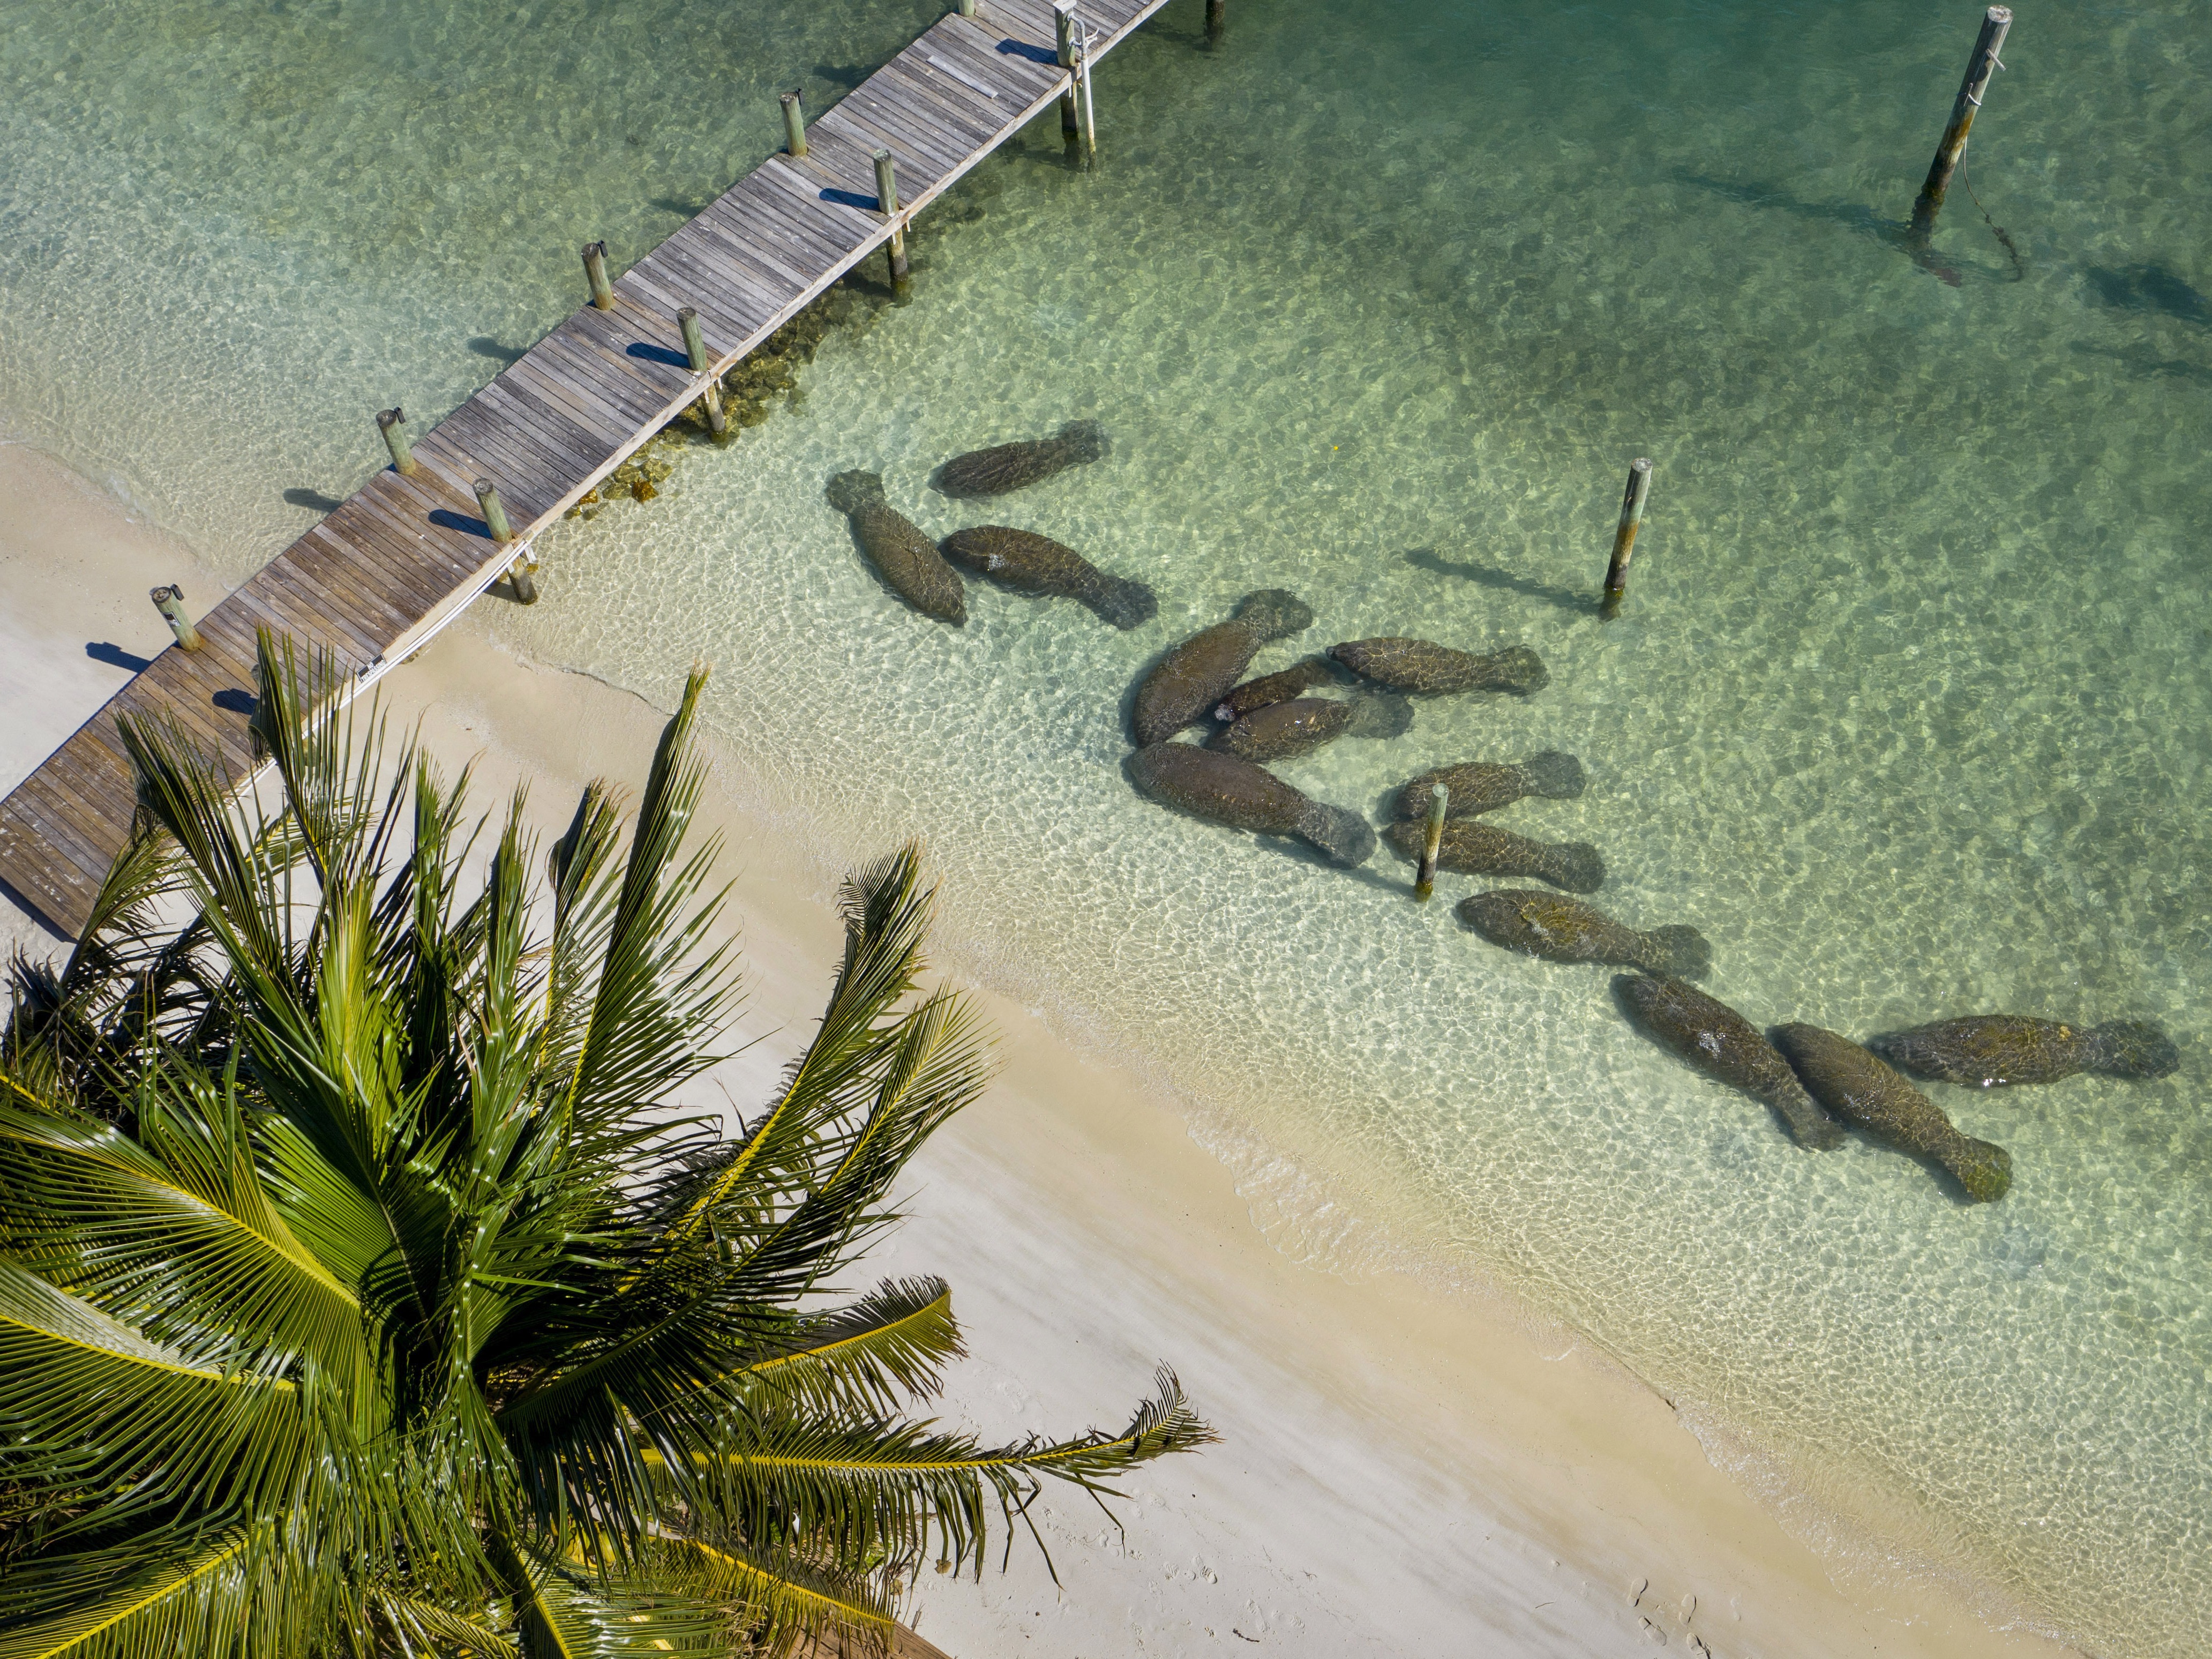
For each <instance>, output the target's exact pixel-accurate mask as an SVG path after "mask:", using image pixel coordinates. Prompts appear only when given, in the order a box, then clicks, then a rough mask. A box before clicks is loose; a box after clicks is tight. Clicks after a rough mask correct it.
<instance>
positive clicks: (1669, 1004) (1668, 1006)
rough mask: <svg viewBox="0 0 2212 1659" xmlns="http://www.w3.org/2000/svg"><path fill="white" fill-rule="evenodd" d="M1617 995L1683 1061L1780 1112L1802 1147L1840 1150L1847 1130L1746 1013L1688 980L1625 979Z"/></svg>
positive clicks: (1634, 1019) (1635, 1020)
mask: <svg viewBox="0 0 2212 1659" xmlns="http://www.w3.org/2000/svg"><path fill="white" fill-rule="evenodd" d="M1613 995H1614V996H1616V997H1618V998H1619V999H1620V1006H1621V1010H1622V1012H1625V1013H1626V1015H1627V1016H1628V1018H1629V1023H1630V1024H1632V1025H1634V1026H1635V1027H1636V1029H1637V1030H1639V1031H1641V1032H1643V1033H1644V1036H1648V1037H1650V1039H1651V1040H1652V1041H1653V1042H1656V1043H1657V1044H1658V1045H1659V1046H1660V1047H1661V1048H1664V1049H1666V1050H1667V1052H1668V1053H1669V1054H1673V1055H1674V1057H1675V1058H1676V1059H1677V1060H1683V1061H1686V1063H1687V1064H1688V1065H1689V1066H1692V1068H1694V1069H1695V1070H1697V1071H1700V1072H1703V1073H1705V1075H1706V1076H1707V1077H1709V1078H1712V1079H1716V1080H1717V1081H1719V1082H1722V1083H1725V1084H1727V1085H1729V1087H1730V1088H1732V1089H1740V1090H1741V1091H1743V1092H1744V1093H1745V1094H1747V1095H1749V1096H1750V1097H1752V1098H1753V1100H1756V1101H1759V1102H1761V1103H1764V1104H1765V1105H1766V1106H1769V1107H1771V1108H1772V1109H1773V1110H1774V1112H1775V1114H1776V1115H1778V1117H1780V1118H1781V1120H1782V1121H1783V1122H1784V1124H1785V1125H1786V1126H1788V1127H1789V1130H1790V1133H1791V1134H1792V1135H1794V1136H1796V1139H1797V1144H1798V1145H1799V1146H1810V1147H1813V1148H1814V1149H1816V1150H1826V1148H1829V1147H1832V1146H1840V1145H1841V1144H1842V1142H1843V1139H1844V1131H1843V1126H1842V1125H1840V1124H1838V1122H1837V1121H1835V1119H1833V1118H1832V1117H1830V1116H1829V1115H1827V1114H1826V1112H1824V1111H1822V1110H1821V1109H1820V1103H1818V1102H1817V1101H1815V1100H1814V1098H1813V1097H1812V1096H1811V1095H1809V1094H1808V1093H1807V1092H1806V1091H1805V1085H1803V1084H1802V1083H1800V1082H1799V1081H1798V1080H1797V1074H1796V1073H1795V1072H1793V1071H1791V1070H1790V1062H1789V1061H1788V1060H1784V1059H1783V1058H1782V1054H1781V1051H1780V1050H1779V1049H1778V1048H1775V1046H1774V1045H1773V1044H1772V1043H1771V1042H1768V1041H1767V1040H1766V1039H1765V1037H1763V1036H1760V1035H1759V1031H1758V1029H1757V1028H1756V1027H1755V1026H1753V1024H1752V1023H1751V1022H1750V1021H1749V1020H1747V1019H1746V1018H1744V1017H1743V1016H1742V1015H1741V1014H1739V1013H1738V1012H1736V1011H1735V1009H1733V1008H1731V1007H1729V1006H1728V1004H1726V1003H1724V1002H1723V1001H1721V1000H1718V999H1717V998H1715V997H1710V996H1707V995H1706V994H1705V993H1704V992H1703V991H1700V990H1699V989H1698V987H1696V986H1694V985H1691V984H1689V983H1687V982H1686V981H1682V980H1679V979H1671V978H1666V977H1663V976H1661V975H1650V974H1618V975H1614V977H1613Z"/></svg>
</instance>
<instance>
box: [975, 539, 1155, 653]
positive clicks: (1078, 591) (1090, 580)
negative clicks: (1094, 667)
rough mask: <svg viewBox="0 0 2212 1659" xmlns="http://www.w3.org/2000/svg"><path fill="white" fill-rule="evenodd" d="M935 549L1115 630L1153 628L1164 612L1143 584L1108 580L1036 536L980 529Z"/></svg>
mask: <svg viewBox="0 0 2212 1659" xmlns="http://www.w3.org/2000/svg"><path fill="white" fill-rule="evenodd" d="M937 546H938V550H939V552H941V553H943V554H944V555H945V557H946V558H948V559H951V561H952V562H954V563H956V564H960V565H964V566H965V567H967V568H969V569H970V570H972V571H974V572H975V574H977V575H979V576H988V577H989V578H990V579H991V580H993V581H994V582H996V583H998V584H999V586H1001V587H1006V588H1011V589H1012V590H1013V592H1017V593H1039V594H1042V595H1045V596H1046V597H1048V598H1054V599H1075V600H1078V601H1079V602H1080V603H1082V604H1084V605H1089V606H1090V607H1091V609H1092V610H1093V611H1097V613H1098V615H1099V616H1100V617H1102V618H1103V619H1104V620H1105V621H1107V622H1109V623H1113V624H1114V626H1115V627H1116V628H1134V627H1136V626H1138V624H1139V623H1147V622H1150V621H1151V620H1152V617H1153V615H1154V613H1155V612H1157V611H1158V610H1159V608H1160V602H1159V601H1158V599H1154V598H1153V597H1152V589H1151V588H1149V587H1147V586H1145V585H1144V583H1142V582H1139V581H1131V580H1128V579H1127V577H1124V576H1109V575H1108V574H1106V573H1105V572H1104V571H1103V570H1101V569H1100V568H1098V567H1097V565H1095V564H1093V563H1091V561H1090V560H1088V559H1086V558H1085V557H1084V556H1083V555H1081V554H1080V553H1079V552H1077V551H1076V550H1074V549H1073V548H1072V547H1063V546H1061V545H1060V544H1059V543H1058V542H1056V541H1054V540H1053V539H1052V538H1051V537H1049V536H1040V535H1038V534H1036V532H1033V531H1028V530H1009V529H1008V528H1007V527H1006V526H1004V525H1000V524H983V525H977V526H975V528H974V529H972V530H956V531H954V532H952V533H951V535H950V536H947V537H946V538H945V539H944V540H943V541H941V542H939V543H938V544H937Z"/></svg>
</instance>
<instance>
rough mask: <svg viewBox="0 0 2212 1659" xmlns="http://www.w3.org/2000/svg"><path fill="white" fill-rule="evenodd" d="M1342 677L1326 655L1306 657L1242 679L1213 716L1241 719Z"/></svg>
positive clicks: (1221, 702)
mask: <svg viewBox="0 0 2212 1659" xmlns="http://www.w3.org/2000/svg"><path fill="white" fill-rule="evenodd" d="M1342 678H1344V676H1343V672H1342V671H1341V670H1340V669H1339V668H1338V667H1337V665H1336V664H1335V663H1334V662H1333V661H1331V660H1330V659H1328V658H1327V657H1308V658H1305V659H1304V660H1303V661H1299V662H1294V663H1292V664H1291V665H1290V666H1289V667H1288V668H1285V669H1283V670H1281V671H1279V672H1277V673H1273V674H1262V675H1261V677H1260V678H1258V679H1256V680H1247V681H1245V682H1244V684H1242V685H1240V686H1238V687H1237V689H1236V690H1234V691H1231V693H1230V694H1229V695H1228V696H1225V697H1224V698H1223V699H1222V700H1221V701H1220V702H1218V703H1216V704H1215V705H1214V708H1213V718H1214V719H1216V720H1243V718H1244V716H1245V715H1247V714H1250V713H1251V712H1252V711H1253V710H1254V709H1255V708H1266V707H1267V705H1268V704H1269V703H1271V702H1289V701H1290V700H1291V698H1292V697H1295V696H1297V695H1298V694H1299V693H1300V692H1303V691H1310V690H1313V688H1314V687H1316V685H1334V684H1336V683H1337V682H1338V681H1340V680H1341V679H1342Z"/></svg>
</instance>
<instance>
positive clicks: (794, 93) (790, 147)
mask: <svg viewBox="0 0 2212 1659" xmlns="http://www.w3.org/2000/svg"><path fill="white" fill-rule="evenodd" d="M782 96H783V148H784V152H785V153H786V154H787V155H791V156H793V157H797V156H801V155H805V154H806V112H805V110H803V109H801V108H800V107H799V88H796V87H794V88H792V90H791V91H789V92H787V93H785V94H783V95H782Z"/></svg>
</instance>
